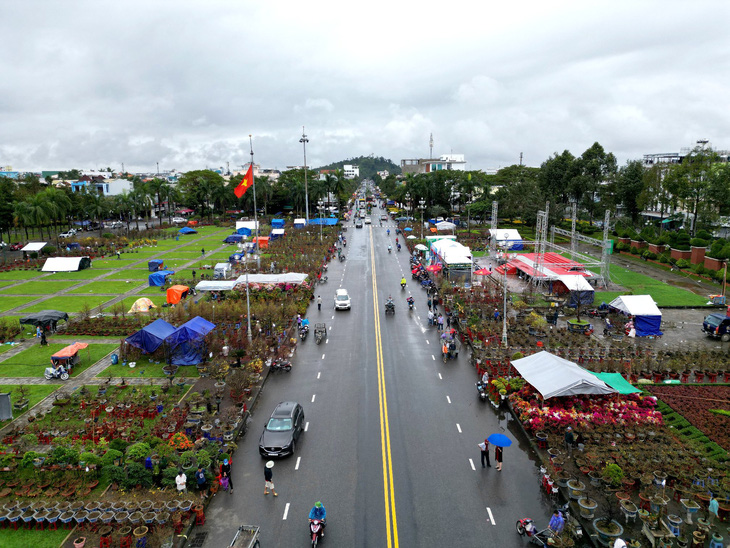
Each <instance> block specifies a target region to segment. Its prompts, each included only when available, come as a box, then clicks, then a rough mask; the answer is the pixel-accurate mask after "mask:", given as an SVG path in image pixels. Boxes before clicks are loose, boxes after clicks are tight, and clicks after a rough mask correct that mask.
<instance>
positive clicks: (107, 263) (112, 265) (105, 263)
mask: <svg viewBox="0 0 730 548" xmlns="http://www.w3.org/2000/svg"><path fill="white" fill-rule="evenodd" d="M122 257H124V258H123V259H119V260H117V259H116V258H114V259H96V260H95V261H94V269H106V270H116V269H118V268H128V267H129V266H131V265H132V264H134V263H136V262H139V261H141V260H142V259H143V258H144V257H139V258H137V255H136V254H134V253H132V254H123V255H122ZM145 266H147V263H145Z"/></svg>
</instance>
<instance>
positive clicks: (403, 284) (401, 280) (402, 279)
mask: <svg viewBox="0 0 730 548" xmlns="http://www.w3.org/2000/svg"><path fill="white" fill-rule="evenodd" d="M400 286H401V287H405V286H406V277H405V276H403V277H402V278H401V279H400Z"/></svg>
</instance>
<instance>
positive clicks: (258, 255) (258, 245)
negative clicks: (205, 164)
mask: <svg viewBox="0 0 730 548" xmlns="http://www.w3.org/2000/svg"><path fill="white" fill-rule="evenodd" d="M248 142H249V144H250V145H251V184H252V185H253V223H254V225H256V271H257V272H260V271H261V239H260V234H259V216H258V212H257V211H256V177H254V174H253V140H252V138H251V135H249V136H248ZM246 275H248V273H246ZM247 291H248V290H247Z"/></svg>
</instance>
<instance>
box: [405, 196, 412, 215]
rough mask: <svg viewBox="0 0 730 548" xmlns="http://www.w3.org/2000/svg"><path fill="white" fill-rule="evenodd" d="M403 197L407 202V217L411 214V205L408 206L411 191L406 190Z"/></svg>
mask: <svg viewBox="0 0 730 548" xmlns="http://www.w3.org/2000/svg"><path fill="white" fill-rule="evenodd" d="M405 199H406V204H408V206H407V207H406V210H407V211H408V217H410V215H411V207H410V205H411V193H410V192H406V195H405Z"/></svg>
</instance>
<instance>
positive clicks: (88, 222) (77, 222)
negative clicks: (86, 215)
mask: <svg viewBox="0 0 730 548" xmlns="http://www.w3.org/2000/svg"><path fill="white" fill-rule="evenodd" d="M74 224H75V225H76V226H89V225H90V224H91V221H74Z"/></svg>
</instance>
